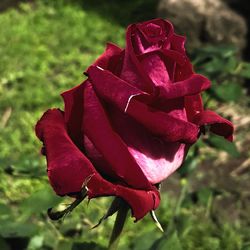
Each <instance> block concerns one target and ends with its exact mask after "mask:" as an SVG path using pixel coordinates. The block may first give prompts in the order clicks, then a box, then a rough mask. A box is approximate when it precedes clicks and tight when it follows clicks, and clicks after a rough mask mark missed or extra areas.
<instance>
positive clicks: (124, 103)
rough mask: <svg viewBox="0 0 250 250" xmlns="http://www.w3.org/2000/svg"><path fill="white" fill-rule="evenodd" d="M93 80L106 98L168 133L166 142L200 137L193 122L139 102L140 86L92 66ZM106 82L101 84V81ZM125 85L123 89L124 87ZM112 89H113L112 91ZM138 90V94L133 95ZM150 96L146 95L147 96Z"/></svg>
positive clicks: (155, 130)
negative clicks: (137, 86) (136, 87)
mask: <svg viewBox="0 0 250 250" xmlns="http://www.w3.org/2000/svg"><path fill="white" fill-rule="evenodd" d="M89 75H90V79H91V82H92V83H93V85H94V87H95V88H96V90H97V93H98V94H99V95H100V96H101V97H102V98H103V99H104V100H106V101H108V102H110V103H112V104H114V105H115V106H116V107H117V108H119V109H120V110H121V111H123V112H126V113H127V114H129V115H131V116H132V117H133V118H134V119H135V120H137V121H138V122H140V123H142V124H143V125H144V126H145V127H147V128H148V129H149V130H150V131H152V133H154V134H157V135H161V136H164V138H165V140H166V141H183V142H187V143H193V142H195V141H196V139H197V134H198V128H197V126H195V125H193V124H192V123H188V122H185V121H183V120H179V119H176V118H174V117H172V116H170V115H168V114H166V113H164V112H160V111H156V110H154V109H152V108H149V107H148V106H147V105H144V104H143V103H141V102H137V101H135V98H131V97H134V96H136V95H140V94H141V95H143V92H139V91H138V90H137V91H138V92H134V91H135V90H136V89H135V88H133V87H132V86H130V85H128V84H127V83H126V82H124V81H122V80H120V79H119V78H117V77H115V76H114V75H112V74H111V73H109V72H108V71H105V70H101V69H98V68H96V67H91V68H90V72H89ZM100 82H101V83H102V85H101V84H99V83H100ZM122 88H123V90H121V89H122ZM110 89H112V91H110ZM133 93H134V94H133ZM145 96H146V95H145Z"/></svg>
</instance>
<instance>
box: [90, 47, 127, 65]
mask: <svg viewBox="0 0 250 250" xmlns="http://www.w3.org/2000/svg"><path fill="white" fill-rule="evenodd" d="M121 52H122V49H121V48H119V47H118V46H116V45H115V44H112V43H107V46H106V49H105V51H104V53H103V54H102V55H101V56H100V57H99V58H98V59H97V60H96V61H95V62H94V63H93V64H92V65H93V66H99V67H101V68H103V69H110V66H111V68H113V67H115V66H117V65H110V63H111V62H112V61H113V60H116V59H119V56H120V55H121ZM114 57H118V58H114ZM111 58H112V60H111ZM116 61H117V62H118V60H116ZM112 66H113V67H112ZM110 70H112V69H110Z"/></svg>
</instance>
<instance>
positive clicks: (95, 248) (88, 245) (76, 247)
mask: <svg viewBox="0 0 250 250" xmlns="http://www.w3.org/2000/svg"><path fill="white" fill-rule="evenodd" d="M82 249H88V250H106V248H105V247H103V246H100V245H98V244H96V243H94V242H82V243H74V244H73V247H72V250H82Z"/></svg>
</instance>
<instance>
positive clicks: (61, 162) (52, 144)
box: [36, 109, 160, 220]
mask: <svg viewBox="0 0 250 250" xmlns="http://www.w3.org/2000/svg"><path fill="white" fill-rule="evenodd" d="M36 134H37V136H38V138H39V139H40V140H41V141H43V143H44V144H45V147H46V157H47V162H48V176H49V180H50V183H51V186H52V187H53V189H54V190H55V192H56V193H57V194H58V195H66V194H72V193H76V192H79V191H80V190H81V188H82V185H83V183H84V182H85V181H86V180H88V179H89V181H88V182H87V187H88V197H89V198H94V197H99V196H119V197H121V198H123V199H124V200H126V201H127V202H128V203H129V205H130V206H131V209H132V214H133V216H134V217H135V218H136V219H137V220H139V219H141V218H142V217H143V216H145V215H146V214H147V213H148V212H149V211H151V210H154V209H156V208H157V207H158V205H159V202H160V196H159V192H158V191H157V190H156V188H155V187H154V186H151V189H150V190H148V191H145V190H137V189H132V188H128V187H124V186H122V185H115V184H112V183H110V182H108V181H107V180H105V179H103V178H102V177H101V176H100V175H99V174H98V172H97V171H96V170H95V168H94V167H93V165H92V164H91V162H90V161H89V160H88V159H87V158H86V157H85V156H84V155H83V153H82V152H81V151H80V150H79V149H78V148H77V147H76V146H75V145H74V143H73V142H72V141H71V139H70V138H69V136H68V134H67V131H66V128H65V122H64V117H63V113H62V112H61V111H59V110H57V109H54V110H48V111H47V112H46V113H45V114H44V115H43V117H42V118H41V119H40V120H39V121H38V123H37V125H36Z"/></svg>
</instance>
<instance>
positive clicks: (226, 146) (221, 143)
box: [205, 134, 240, 157]
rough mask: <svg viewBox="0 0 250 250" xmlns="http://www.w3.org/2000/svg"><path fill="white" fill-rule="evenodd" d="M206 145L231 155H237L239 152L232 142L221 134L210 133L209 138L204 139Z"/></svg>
mask: <svg viewBox="0 0 250 250" xmlns="http://www.w3.org/2000/svg"><path fill="white" fill-rule="evenodd" d="M205 142H206V143H207V144H208V145H210V146H212V147H214V148H217V149H220V150H223V151H225V152H227V153H228V154H230V155H231V156H233V157H239V156H240V153H239V151H238V149H237V147H236V145H235V144H234V143H233V142H229V141H228V140H226V139H224V138H223V137H222V136H218V135H214V134H210V136H209V139H207V140H206V141H205Z"/></svg>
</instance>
